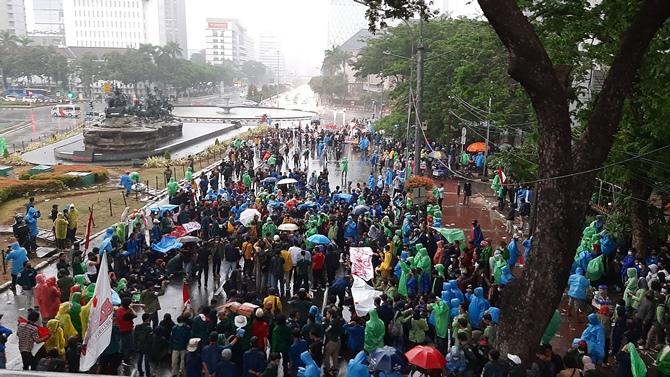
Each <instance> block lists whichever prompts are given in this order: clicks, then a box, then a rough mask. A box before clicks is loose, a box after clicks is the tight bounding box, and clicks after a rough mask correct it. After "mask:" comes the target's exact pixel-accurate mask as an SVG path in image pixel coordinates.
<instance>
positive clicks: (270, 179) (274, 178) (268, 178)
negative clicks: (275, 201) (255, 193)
mask: <svg viewBox="0 0 670 377" xmlns="http://www.w3.org/2000/svg"><path fill="white" fill-rule="evenodd" d="M275 182H277V178H276V177H267V178H265V179H264V180H263V183H275Z"/></svg>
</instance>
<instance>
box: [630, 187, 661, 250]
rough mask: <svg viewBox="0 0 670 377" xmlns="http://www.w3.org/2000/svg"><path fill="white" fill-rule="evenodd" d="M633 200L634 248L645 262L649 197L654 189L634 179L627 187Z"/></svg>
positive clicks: (647, 244) (648, 235)
mask: <svg viewBox="0 0 670 377" xmlns="http://www.w3.org/2000/svg"><path fill="white" fill-rule="evenodd" d="M626 189H628V190H630V192H631V196H632V198H633V200H632V202H631V204H630V224H631V228H632V233H633V247H634V248H636V249H637V251H638V256H639V257H641V258H642V260H644V259H645V258H646V257H647V252H648V251H649V248H648V246H649V239H650V237H651V233H650V232H649V197H650V196H651V193H652V191H653V190H654V188H653V187H652V186H651V185H649V184H648V183H647V182H645V181H642V180H641V179H638V178H632V179H631V180H630V182H629V183H628V184H627V185H626Z"/></svg>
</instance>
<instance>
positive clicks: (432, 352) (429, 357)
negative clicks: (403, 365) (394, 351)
mask: <svg viewBox="0 0 670 377" xmlns="http://www.w3.org/2000/svg"><path fill="white" fill-rule="evenodd" d="M405 356H407V361H409V363H410V364H413V365H416V366H417V367H420V368H423V369H442V368H444V366H445V365H446V364H447V360H446V359H445V358H444V356H442V354H441V353H440V351H438V350H437V349H436V348H433V347H426V346H416V347H414V348H412V349H411V350H409V351H407V352H405Z"/></svg>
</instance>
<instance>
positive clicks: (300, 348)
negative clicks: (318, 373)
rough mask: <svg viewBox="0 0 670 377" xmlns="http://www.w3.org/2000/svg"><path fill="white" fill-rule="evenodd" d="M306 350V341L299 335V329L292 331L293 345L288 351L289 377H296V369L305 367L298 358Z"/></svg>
mask: <svg viewBox="0 0 670 377" xmlns="http://www.w3.org/2000/svg"><path fill="white" fill-rule="evenodd" d="M307 349H308V346H307V341H306V340H305V339H303V338H302V336H301V335H300V329H293V344H292V345H291V348H290V349H289V351H288V355H289V361H290V365H291V376H297V375H298V368H300V367H305V362H304V361H302V359H301V358H300V354H302V353H303V352H305V351H307Z"/></svg>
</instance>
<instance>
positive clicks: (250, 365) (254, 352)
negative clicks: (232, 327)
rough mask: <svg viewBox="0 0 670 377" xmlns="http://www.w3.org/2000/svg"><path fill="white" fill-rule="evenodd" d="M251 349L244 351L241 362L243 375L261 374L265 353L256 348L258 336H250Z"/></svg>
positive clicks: (264, 362) (247, 376) (255, 375)
mask: <svg viewBox="0 0 670 377" xmlns="http://www.w3.org/2000/svg"><path fill="white" fill-rule="evenodd" d="M249 345H250V346H251V349H250V350H248V351H247V352H245V353H244V361H243V363H242V376H243V377H258V376H260V375H261V374H263V371H265V367H266V366H267V363H266V361H265V353H264V352H262V351H261V350H259V349H258V338H257V337H255V336H252V337H251V339H249Z"/></svg>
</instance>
